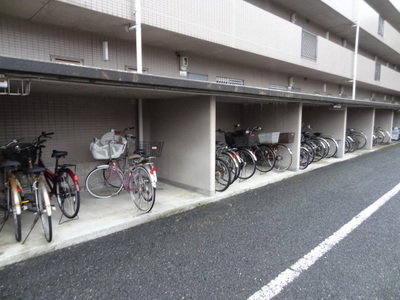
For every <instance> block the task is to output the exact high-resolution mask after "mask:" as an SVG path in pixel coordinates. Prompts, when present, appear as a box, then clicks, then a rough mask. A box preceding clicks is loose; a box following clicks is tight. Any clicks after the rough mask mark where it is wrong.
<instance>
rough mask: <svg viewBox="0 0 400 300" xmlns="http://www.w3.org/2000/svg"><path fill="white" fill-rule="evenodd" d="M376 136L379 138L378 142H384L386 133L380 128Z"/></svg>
mask: <svg viewBox="0 0 400 300" xmlns="http://www.w3.org/2000/svg"><path fill="white" fill-rule="evenodd" d="M375 135H376V138H377V143H378V144H384V142H383V141H384V140H385V133H384V132H383V131H382V130H378V131H376V132H375Z"/></svg>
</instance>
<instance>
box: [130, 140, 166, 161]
mask: <svg viewBox="0 0 400 300" xmlns="http://www.w3.org/2000/svg"><path fill="white" fill-rule="evenodd" d="M163 146H164V142H163V141H141V142H136V151H141V152H143V153H144V154H143V155H142V156H143V157H160V156H161V153H162V149H163Z"/></svg>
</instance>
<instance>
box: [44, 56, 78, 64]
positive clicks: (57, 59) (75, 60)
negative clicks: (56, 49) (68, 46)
mask: <svg viewBox="0 0 400 300" xmlns="http://www.w3.org/2000/svg"><path fill="white" fill-rule="evenodd" d="M50 60H51V61H52V62H56V63H62V64H67V65H78V66H82V65H83V59H79V58H71V57H63V56H56V55H50Z"/></svg>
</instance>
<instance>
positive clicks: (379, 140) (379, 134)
mask: <svg viewBox="0 0 400 300" xmlns="http://www.w3.org/2000/svg"><path fill="white" fill-rule="evenodd" d="M374 129H375V130H374V135H375V140H374V143H373V145H374V146H375V145H376V144H381V145H383V144H389V142H390V139H391V136H390V134H389V132H388V131H386V130H384V129H381V128H380V127H375V128H374Z"/></svg>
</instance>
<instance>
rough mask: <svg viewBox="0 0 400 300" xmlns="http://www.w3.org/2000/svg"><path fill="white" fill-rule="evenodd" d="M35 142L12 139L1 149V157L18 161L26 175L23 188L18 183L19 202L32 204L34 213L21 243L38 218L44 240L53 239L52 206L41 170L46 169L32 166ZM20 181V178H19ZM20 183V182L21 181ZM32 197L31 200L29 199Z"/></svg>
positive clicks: (34, 158)
mask: <svg viewBox="0 0 400 300" xmlns="http://www.w3.org/2000/svg"><path fill="white" fill-rule="evenodd" d="M35 143H36V142H33V143H19V141H18V140H14V141H13V143H10V144H9V145H8V146H7V147H6V148H5V149H3V151H2V154H3V157H4V158H6V159H9V160H12V161H18V162H19V163H20V167H22V172H23V173H24V174H25V175H27V176H28V178H27V179H28V182H27V185H28V186H27V187H26V188H24V186H23V184H20V186H19V190H20V191H21V193H20V195H21V199H22V200H21V203H23V204H27V203H30V204H31V205H32V209H33V211H34V213H35V218H34V220H33V223H32V226H31V228H30V230H29V232H28V234H27V236H26V238H25V240H24V241H23V242H22V243H23V244H24V243H25V241H26V240H27V238H28V237H29V235H30V233H31V232H32V230H33V228H34V227H35V225H36V223H37V221H38V220H39V219H40V220H41V223H42V227H43V232H44V236H45V238H46V240H47V241H48V242H51V241H52V239H53V228H52V221H51V216H52V206H51V204H50V197H49V194H48V192H47V188H46V186H45V183H44V180H43V172H44V171H45V170H46V169H45V168H43V167H39V166H34V165H33V163H34V162H35V160H36V150H37V148H36V144H35ZM19 182H21V180H19ZM21 183H22V182H21ZM32 197H33V200H32V199H31V198H32Z"/></svg>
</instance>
